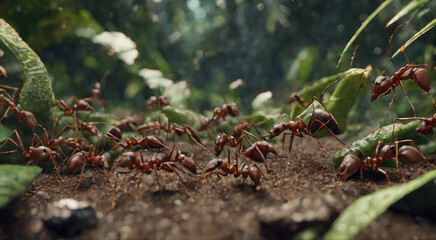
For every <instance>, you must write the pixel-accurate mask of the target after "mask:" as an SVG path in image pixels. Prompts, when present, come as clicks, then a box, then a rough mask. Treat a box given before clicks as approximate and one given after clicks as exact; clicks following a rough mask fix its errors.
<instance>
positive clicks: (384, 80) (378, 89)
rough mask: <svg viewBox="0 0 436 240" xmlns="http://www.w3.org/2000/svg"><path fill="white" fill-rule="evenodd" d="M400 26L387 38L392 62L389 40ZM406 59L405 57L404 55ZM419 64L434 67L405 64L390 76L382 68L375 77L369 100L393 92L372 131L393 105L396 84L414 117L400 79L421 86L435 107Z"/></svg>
mask: <svg viewBox="0 0 436 240" xmlns="http://www.w3.org/2000/svg"><path fill="white" fill-rule="evenodd" d="M401 26H402V25H399V26H397V27H396V28H395V30H394V31H393V33H392V35H391V37H390V38H389V42H388V47H389V56H390V58H391V61H392V63H394V62H393V60H392V51H391V41H392V38H393V36H394V34H395V32H396V31H397V29H398V28H399V27H401ZM406 60H407V57H406ZM394 66H395V64H394ZM420 66H427V67H430V68H433V69H436V67H435V66H429V65H411V64H406V66H404V67H401V68H400V69H399V70H397V71H396V72H395V73H394V75H392V76H391V77H387V76H385V73H386V70H384V71H383V72H382V75H381V76H378V77H377V78H376V79H375V81H374V82H373V84H372V92H371V99H370V100H371V102H372V101H375V100H376V99H377V98H379V97H380V96H383V95H388V94H389V93H390V92H391V91H392V92H393V94H394V96H393V97H392V100H391V102H390V104H389V109H388V111H387V112H386V114H385V115H384V116H383V118H382V120H381V121H380V123H379V125H378V126H377V127H376V128H375V129H374V130H373V131H372V132H374V131H376V130H377V129H378V128H379V127H380V126H381V124H382V123H383V120H384V119H385V118H386V116H387V114H388V113H389V111H390V110H391V108H392V105H393V103H394V100H395V97H396V93H395V88H396V87H397V86H398V85H400V86H401V89H402V90H403V92H404V95H405V96H406V99H407V101H408V102H409V104H410V106H411V107H412V110H413V116H414V117H416V113H415V107H413V104H412V103H411V102H410V99H409V97H408V96H407V92H406V90H405V89H404V86H403V83H402V80H408V79H412V80H413V81H415V82H416V84H418V86H419V87H420V88H422V89H423V90H424V91H426V92H427V93H428V95H430V98H431V100H432V102H433V106H434V107H435V108H436V103H435V101H434V99H433V97H432V96H431V93H430V90H431V79H430V75H429V74H428V72H427V71H426V70H425V69H424V68H421V67H420Z"/></svg>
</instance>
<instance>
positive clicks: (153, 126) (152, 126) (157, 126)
mask: <svg viewBox="0 0 436 240" xmlns="http://www.w3.org/2000/svg"><path fill="white" fill-rule="evenodd" d="M159 130H164V131H165V132H167V130H168V128H167V127H166V126H165V125H164V124H162V122H161V121H160V120H159V119H156V120H155V121H154V122H152V123H146V124H142V125H141V126H139V127H138V128H136V131H137V132H142V131H144V132H152V133H154V131H159ZM169 132H170V131H169Z"/></svg>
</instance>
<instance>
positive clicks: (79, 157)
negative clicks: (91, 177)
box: [67, 136, 110, 190]
mask: <svg viewBox="0 0 436 240" xmlns="http://www.w3.org/2000/svg"><path fill="white" fill-rule="evenodd" d="M102 138H103V136H101V138H100V139H99V140H98V142H97V145H96V147H95V148H94V146H93V145H92V144H91V147H90V148H89V151H88V152H84V151H82V150H81V149H80V148H76V149H75V150H74V152H73V153H72V154H71V155H70V158H69V159H68V162H67V169H68V172H70V173H76V172H77V171H78V170H79V169H80V167H82V171H81V173H80V179H79V183H78V184H77V185H76V187H75V188H74V190H76V189H77V188H78V187H79V186H80V184H81V183H82V176H83V171H84V169H85V165H86V163H89V164H97V165H100V166H104V168H105V169H106V170H109V168H110V167H109V161H110V157H109V155H107V154H99V153H98V148H99V143H100V141H101V139H102Z"/></svg>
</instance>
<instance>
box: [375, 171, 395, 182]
mask: <svg viewBox="0 0 436 240" xmlns="http://www.w3.org/2000/svg"><path fill="white" fill-rule="evenodd" d="M377 171H379V172H381V173H383V174H384V175H385V176H386V180H387V181H388V184H389V185H391V184H392V183H391V179H390V178H389V176H388V174H387V173H386V171H384V170H382V169H380V168H377Z"/></svg>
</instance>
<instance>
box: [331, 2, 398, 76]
mask: <svg viewBox="0 0 436 240" xmlns="http://www.w3.org/2000/svg"><path fill="white" fill-rule="evenodd" d="M393 1H394V0H386V1H384V2H383V3H382V4H380V6H379V7H378V8H377V9H376V10H375V11H374V12H372V13H371V15H369V16H368V18H367V19H366V20H365V21H363V23H362V25H361V26H360V28H359V29H357V31H356V33H355V34H354V35H353V37H352V38H351V40H350V41H349V42H348V43H347V46H345V48H344V50H343V51H342V53H341V57H340V58H339V62H338V65H336V68H338V67H339V64H340V63H341V61H342V57H343V56H344V55H345V52H347V50H348V48H350V46H351V44H353V42H354V40H356V38H357V36H359V34H360V33H361V32H362V31H363V29H365V27H366V26H367V25H368V24H369V23H370V22H371V21H372V19H374V18H375V16H377V14H379V13H380V12H381V11H382V10H383V9H384V8H385V7H386V6H388V5H389V4H391V3H392V2H393Z"/></svg>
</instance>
